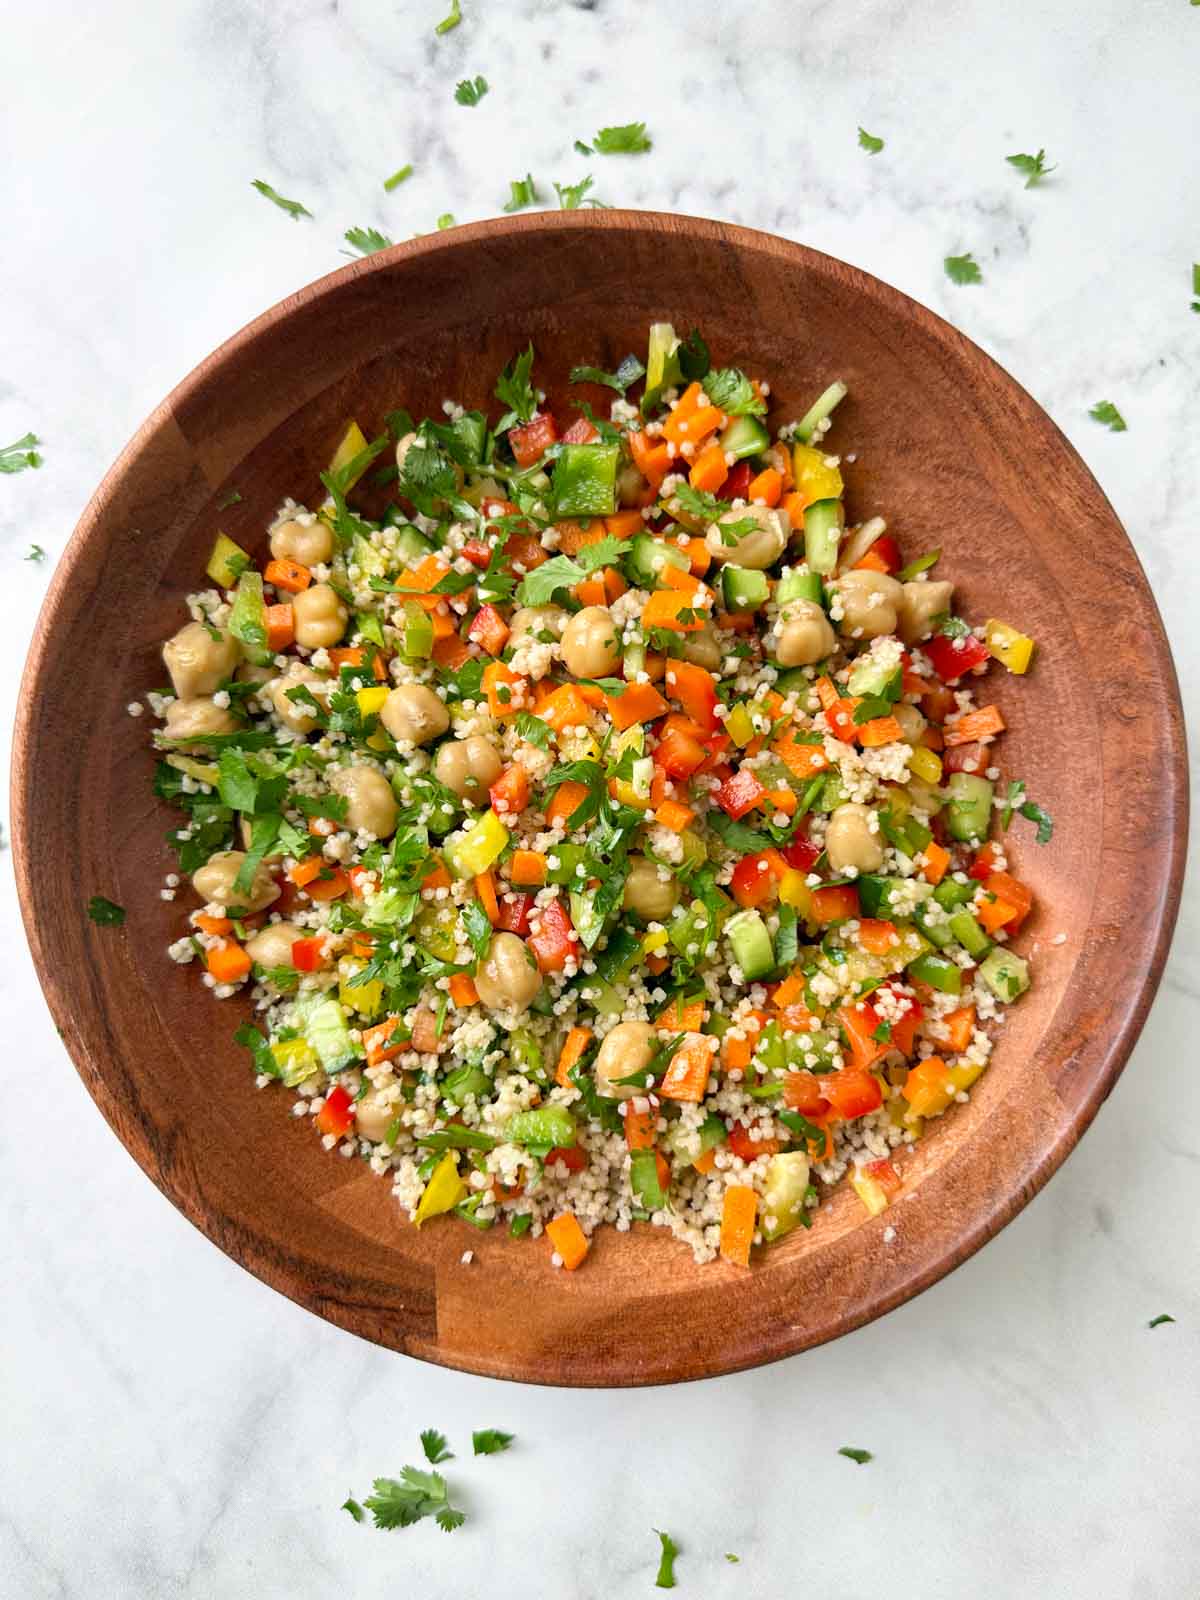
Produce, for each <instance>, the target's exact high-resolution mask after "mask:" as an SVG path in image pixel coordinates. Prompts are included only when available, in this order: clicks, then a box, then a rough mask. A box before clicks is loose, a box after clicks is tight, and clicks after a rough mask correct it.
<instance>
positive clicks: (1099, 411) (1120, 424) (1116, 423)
mask: <svg viewBox="0 0 1200 1600" xmlns="http://www.w3.org/2000/svg"><path fill="white" fill-rule="evenodd" d="M1088 416H1089V417H1091V419H1092V421H1093V422H1102V423H1103V424H1104V426H1105V427H1106V428H1107V429H1108V431H1109V433H1124V432H1125V431H1126V423H1125V418H1124V417H1123V416H1122V415H1121V413H1120V412H1119V411H1118V410H1117V408H1116V406H1115V405H1113V403H1112V401H1111V400H1100V401H1097V403H1096V404H1095V405H1094V406H1093V407H1092V409H1091V410H1090V411H1089V412H1088Z"/></svg>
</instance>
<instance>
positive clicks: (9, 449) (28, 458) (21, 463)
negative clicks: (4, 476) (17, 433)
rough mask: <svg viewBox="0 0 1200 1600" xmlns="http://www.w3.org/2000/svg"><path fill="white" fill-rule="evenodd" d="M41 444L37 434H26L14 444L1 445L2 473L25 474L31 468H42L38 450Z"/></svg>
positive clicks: (0, 469)
mask: <svg viewBox="0 0 1200 1600" xmlns="http://www.w3.org/2000/svg"><path fill="white" fill-rule="evenodd" d="M40 443H41V440H40V439H39V438H38V436H37V434H36V433H26V434H23V435H22V437H21V438H20V439H17V440H16V441H15V443H13V444H6V445H0V472H6V473H13V472H24V471H26V470H27V469H28V468H29V467H40V466H41V464H42V458H41V456H40V455H39V454H38V450H37V446H38V445H39V444H40Z"/></svg>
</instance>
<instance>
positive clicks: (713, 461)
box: [688, 440, 729, 494]
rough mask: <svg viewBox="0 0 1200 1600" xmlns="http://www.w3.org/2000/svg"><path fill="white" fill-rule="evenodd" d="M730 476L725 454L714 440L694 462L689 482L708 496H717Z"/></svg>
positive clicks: (689, 474)
mask: <svg viewBox="0 0 1200 1600" xmlns="http://www.w3.org/2000/svg"><path fill="white" fill-rule="evenodd" d="M728 476H729V468H728V467H727V466H726V464H725V452H724V450H722V449H721V446H720V444H719V443H717V441H716V440H714V441H713V442H712V443H711V444H706V445H705V447H704V449H703V450H701V452H700V454H699V455H698V456H697V457H696V459H695V460H694V461H693V462H692V470H691V471H690V472H689V473H688V482H689V483H690V484H691V486H692V488H693V489H700V490H702V491H703V492H704V493H706V494H715V493H716V492H717V490H718V489H719V488H720V487H721V485H722V484H723V483H724V482H725V479H726V478H727V477H728Z"/></svg>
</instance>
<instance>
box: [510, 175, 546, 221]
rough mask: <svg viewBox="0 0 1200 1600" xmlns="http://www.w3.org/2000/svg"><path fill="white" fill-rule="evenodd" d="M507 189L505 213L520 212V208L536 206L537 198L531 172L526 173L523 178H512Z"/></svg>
mask: <svg viewBox="0 0 1200 1600" xmlns="http://www.w3.org/2000/svg"><path fill="white" fill-rule="evenodd" d="M508 187H509V198H508V202H507V204H506V205H505V207H504V209H505V211H520V209H521V207H522V206H532V205H536V204H537V201H538V198H539V196H538V192H537V187H536V186H535V184H534V181H533V174H532V173H531V172H527V173H526V174H525V176H524V177H523V178H513V179H512V181H511V182H510V183H509V186H508Z"/></svg>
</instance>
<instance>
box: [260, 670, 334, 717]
mask: <svg viewBox="0 0 1200 1600" xmlns="http://www.w3.org/2000/svg"><path fill="white" fill-rule="evenodd" d="M300 687H303V688H305V689H307V690H308V692H309V693H310V694H311V695H312V697H313V699H314V700H318V701H322V700H324V698H325V697H326V696H327V695H328V693H329V690H330V688H331V687H332V685H331V683H330V680H329V679H328V678H323V677H322V676H321V674H320V673H319V672H315V671H314V670H313V669H312V667H309V666H306V665H305V664H304V662H303V661H292V662H289V664H288V669H287V671H286V672H285V673H284V674H283V676H282V677H279V678H273V679H272V680H271V687H270V689H269V690H268V691H267V692H268V694H269V695H270V698H271V704H272V705H273V706H274V707H275V711H276V713H277V715H278V717H279V720H280V721H281V722H282V723H283V725H284V727H285V728H290V729H291V730H292V732H293V733H311V732H312V731H313V729H314V728H315V727H316V726H317V719H316V717H314V716H313V715H312V713H311V711H310V710H309V709H308V707H307V705H306V704H305V702H304V701H302V700H289V699H288V692H289V690H291V689H298V688H300Z"/></svg>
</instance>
